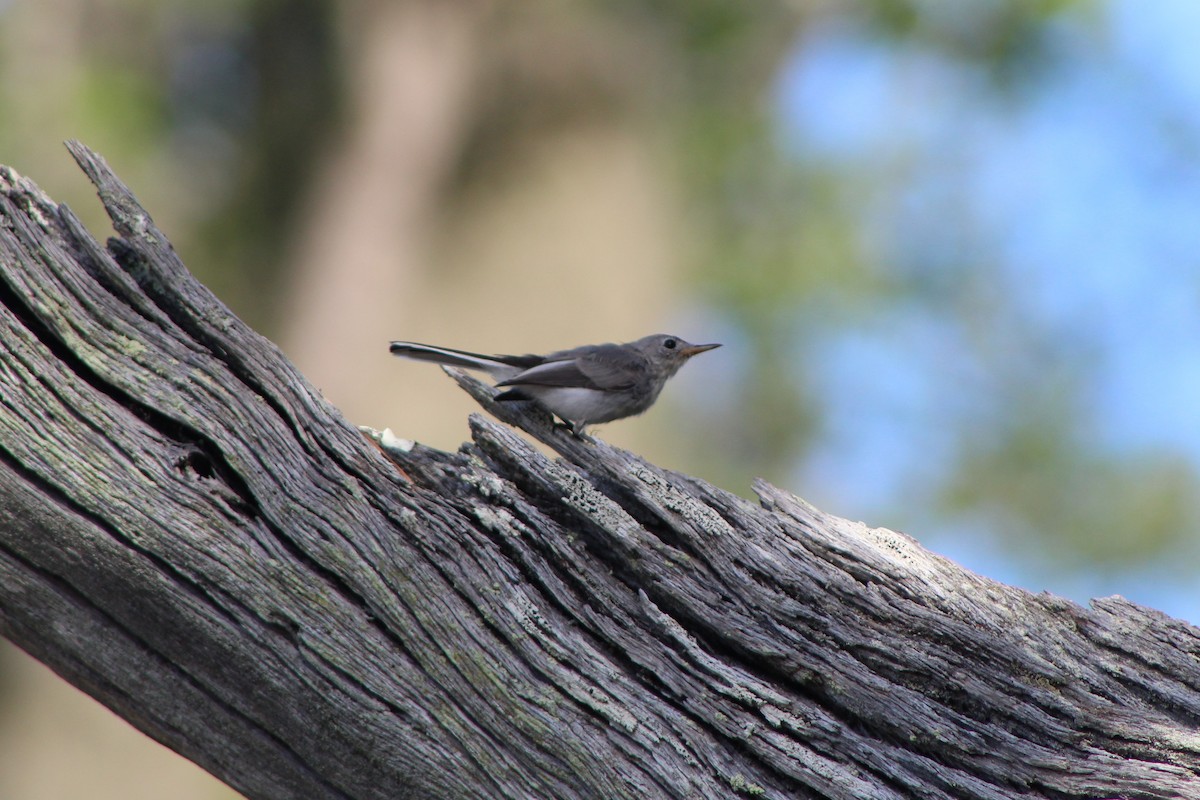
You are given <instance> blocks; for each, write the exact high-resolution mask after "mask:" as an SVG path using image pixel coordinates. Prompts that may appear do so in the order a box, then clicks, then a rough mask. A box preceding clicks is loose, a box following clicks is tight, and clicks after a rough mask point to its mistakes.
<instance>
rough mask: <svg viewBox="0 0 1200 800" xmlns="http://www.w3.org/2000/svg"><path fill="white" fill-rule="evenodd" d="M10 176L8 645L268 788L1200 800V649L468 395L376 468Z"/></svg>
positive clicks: (259, 358)
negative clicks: (455, 415) (431, 434)
mask: <svg viewBox="0 0 1200 800" xmlns="http://www.w3.org/2000/svg"><path fill="white" fill-rule="evenodd" d="M70 147H71V152H72V153H73V154H74V155H75V157H76V159H77V161H78V162H79V164H80V166H81V167H82V168H83V170H84V171H85V172H86V173H87V175H88V177H89V178H90V179H91V180H92V181H93V183H95V184H96V186H97V187H98V189H99V191H100V197H101V200H102V201H103V202H104V205H105V207H106V209H107V210H108V212H109V215H110V216H111V218H112V221H113V225H114V228H115V230H116V232H117V234H118V237H117V238H115V239H111V240H109V242H108V244H107V246H106V247H104V246H101V245H99V244H97V243H96V242H95V241H94V240H93V239H92V238H91V236H90V235H89V234H88V233H87V232H86V231H85V230H84V229H83V228H82V226H81V225H80V224H79V222H78V221H77V220H76V218H75V217H74V216H73V215H72V213H71V212H70V211H69V210H68V209H67V208H65V207H63V206H58V205H55V204H54V203H53V202H52V201H51V200H50V199H48V198H47V197H45V196H44V195H43V194H42V193H41V192H40V191H39V190H38V189H37V188H36V187H35V186H34V185H33V184H32V183H30V182H29V181H28V180H26V179H24V178H21V177H19V176H17V175H16V174H15V173H13V172H12V171H11V170H4V171H0V633H3V635H5V636H6V637H8V638H10V639H11V640H12V641H14V642H15V643H16V644H18V645H19V646H20V647H22V648H24V649H26V650H27V651H29V652H30V653H32V654H33V655H35V656H36V657H37V658H39V659H41V660H42V661H44V662H45V663H47V664H48V665H50V666H51V667H52V668H53V669H55V670H56V671H57V672H58V673H59V674H61V675H63V676H64V677H65V678H67V679H68V680H69V681H71V682H72V683H74V684H75V685H77V686H79V687H81V688H82V689H84V690H85V691H87V692H89V693H90V694H92V695H93V696H94V697H96V698H97V699H99V700H100V701H101V702H103V703H105V704H106V705H108V706H109V707H110V708H112V709H113V710H114V711H116V712H117V713H118V714H120V715H121V716H123V717H125V718H126V719H128V720H129V721H130V722H132V723H133V724H134V725H136V726H137V727H139V728H140V729H142V730H144V731H145V732H147V733H148V734H150V735H151V736H153V737H154V738H156V739H158V740H159V741H161V742H163V743H164V744H166V745H167V746H169V747H171V748H173V749H175V750H176V751H178V752H180V753H182V754H183V755H185V756H186V757H188V758H190V759H192V760H193V761H195V762H197V763H198V764H200V765H201V766H203V767H204V768H205V769H207V770H209V771H210V772H212V773H213V774H214V775H216V776H218V777H219V778H221V779H222V780H225V781H227V782H228V783H229V784H230V785H231V786H233V787H235V788H237V789H238V790H239V791H241V792H243V793H244V794H245V795H247V796H248V797H250V798H363V799H364V800H365V799H366V798H406V797H408V798H489V799H494V798H728V797H733V796H743V795H744V796H761V797H769V798H808V797H824V798H909V797H914V798H1007V797H1030V798H1059V799H1061V798H1096V797H1128V798H1179V797H1200V732H1198V730H1197V721H1198V720H1200V659H1198V654H1200V635H1198V634H1200V632H1198V631H1197V629H1195V628H1193V627H1191V626H1189V625H1187V624H1184V623H1182V622H1179V621H1176V620H1172V619H1170V618H1168V617H1166V616H1164V615H1162V614H1160V613H1158V612H1155V611H1153V610H1150V609H1146V608H1142V607H1139V606H1136V605H1133V604H1131V603H1129V602H1126V601H1124V600H1122V599H1120V598H1108V599H1105V600H1098V601H1095V602H1093V603H1092V605H1091V607H1089V608H1083V607H1080V606H1078V605H1075V604H1073V603H1070V602H1067V601H1065V600H1062V599H1059V598H1055V597H1052V596H1049V595H1033V594H1030V593H1027V592H1024V591H1021V590H1018V589H1014V588H1010V587H1007V586H1003V585H1001V584H998V583H995V582H993V581H990V580H987V579H984V578H981V577H979V576H976V575H973V574H971V573H970V572H967V571H965V570H963V569H962V568H960V567H958V566H957V565H955V564H953V563H951V562H949V561H947V560H945V559H942V558H939V557H937V556H935V555H933V554H930V553H929V552H927V551H925V550H923V549H921V548H920V547H919V546H918V545H917V544H916V543H915V542H914V541H913V540H911V539H910V538H908V537H906V536H904V535H902V534H898V533H893V532H891V531H887V530H881V529H870V528H867V527H865V526H863V525H861V524H858V523H851V522H847V521H845V520H842V519H838V518H836V517H832V516H829V515H826V514H823V513H821V512H820V511H818V510H816V509H814V508H813V507H811V506H809V505H807V504H806V503H804V502H803V501H801V500H798V499H797V498H795V497H793V496H791V495H789V494H787V493H785V492H782V491H780V490H778V489H775V488H773V487H771V486H768V485H765V484H760V485H759V486H758V487H757V491H758V494H759V497H760V500H761V503H760V505H754V504H751V503H749V502H747V501H745V500H743V499H741V498H738V497H736V496H733V495H730V494H728V493H726V492H724V491H721V490H719V489H716V488H714V487H712V486H709V485H707V484H705V483H703V482H702V481H699V480H697V479H694V478H691V477H688V476H686V475H681V474H677V473H672V472H668V471H666V470H663V469H660V468H658V467H656V466H654V465H652V464H649V463H646V462H645V461H643V460H641V459H639V458H638V457H637V456H635V455H633V454H631V453H627V452H623V451H621V450H618V449H616V448H613V447H610V446H608V445H606V444H604V443H603V442H600V441H587V440H578V439H575V438H573V437H571V436H570V435H569V434H567V433H565V432H563V431H561V430H558V429H556V428H554V427H553V426H552V425H551V423H550V420H549V419H548V418H547V417H546V416H545V415H544V414H541V413H539V412H537V411H536V410H533V409H529V408H526V407H524V406H523V405H521V404H503V405H501V406H496V405H493V404H492V402H491V399H490V398H491V391H490V389H489V388H488V387H486V386H483V385H482V384H479V383H477V382H475V381H473V380H472V379H470V378H467V377H465V376H458V379H459V381H460V383H462V385H463V386H464V387H465V388H466V389H467V390H468V391H470V392H471V393H472V394H473V395H474V396H475V397H476V398H477V399H478V400H479V401H480V402H481V404H482V405H483V406H484V407H485V408H487V410H488V411H490V412H491V413H492V414H493V415H495V416H497V417H499V418H500V419H501V420H502V421H504V422H506V423H509V424H510V425H514V426H516V427H518V428H521V429H523V430H524V431H525V432H526V433H527V434H529V435H531V436H533V437H535V438H537V439H539V440H541V441H542V442H544V443H545V444H547V445H548V446H549V447H551V448H553V449H554V450H555V451H557V452H558V453H559V456H560V457H559V458H558V459H551V458H548V457H546V456H544V455H543V454H542V453H540V452H539V451H538V450H536V449H535V448H533V447H532V446H531V445H530V444H529V442H528V441H527V440H526V439H525V438H523V437H522V436H521V435H518V434H517V433H515V432H514V431H513V429H512V428H510V427H506V426H504V425H498V424H496V423H493V422H490V421H488V420H486V419H484V418H482V417H473V418H472V435H473V440H472V441H471V442H470V443H468V444H465V445H464V446H463V448H462V449H461V450H460V451H459V452H457V453H444V452H439V451H436V450H431V449H428V448H424V447H422V446H420V445H416V446H411V447H403V446H402V447H395V446H393V447H387V448H384V447H381V446H380V444H379V438H380V437H375V438H369V437H366V436H364V435H363V434H362V433H361V432H359V431H358V430H356V429H355V428H354V427H352V426H351V425H349V424H347V423H346V421H345V420H343V419H342V418H341V417H340V416H339V414H338V412H337V410H336V409H334V408H332V407H330V406H329V405H328V404H327V403H325V402H324V401H323V400H322V399H321V398H320V396H319V394H318V393H317V392H316V391H314V390H313V388H312V387H311V386H309V385H308V383H307V382H306V381H305V380H304V378H303V376H301V375H299V374H298V373H297V372H296V371H295V369H294V368H293V367H292V366H291V365H289V364H288V362H287V361H286V360H285V359H284V358H283V357H282V355H281V354H280V353H279V351H278V350H277V349H276V348H275V347H274V346H273V345H271V344H270V343H269V342H268V341H266V340H265V339H263V338H262V337H260V336H258V335H257V334H255V333H254V332H253V331H251V330H249V329H248V328H247V327H246V326H245V325H243V324H242V323H241V322H240V321H239V320H237V319H236V318H235V317H234V316H233V315H232V314H231V313H230V312H229V311H228V309H226V308H225V307H224V306H223V305H222V304H221V303H220V302H219V301H218V300H216V299H215V298H214V297H213V296H212V295H211V294H210V293H209V292H208V291H207V290H206V289H205V288H204V287H203V286H201V285H199V284H198V283H197V282H196V281H195V279H194V278H192V276H191V275H190V274H189V273H188V272H187V270H186V269H185V268H184V266H183V264H182V263H181V262H180V260H179V258H178V257H177V256H176V254H175V252H174V251H173V250H172V248H171V246H170V244H169V242H168V241H167V240H166V238H165V237H164V236H163V235H162V233H161V232H159V231H158V230H157V229H156V228H155V227H154V224H153V222H151V220H150V217H149V215H148V214H147V213H146V212H145V211H144V210H143V209H142V208H141V207H140V206H139V205H138V204H137V201H136V200H135V199H134V197H133V196H132V195H131V194H130V193H129V191H128V189H126V188H125V187H124V186H123V185H122V184H121V183H120V182H119V181H118V180H117V178H116V177H115V176H114V175H113V174H112V172H111V171H110V170H109V168H108V167H107V165H105V164H104V163H103V161H101V160H100V159H99V158H98V157H97V156H95V155H94V154H93V153H91V152H90V151H88V150H86V149H85V148H83V147H82V146H80V145H77V144H73V145H71V146H70Z"/></svg>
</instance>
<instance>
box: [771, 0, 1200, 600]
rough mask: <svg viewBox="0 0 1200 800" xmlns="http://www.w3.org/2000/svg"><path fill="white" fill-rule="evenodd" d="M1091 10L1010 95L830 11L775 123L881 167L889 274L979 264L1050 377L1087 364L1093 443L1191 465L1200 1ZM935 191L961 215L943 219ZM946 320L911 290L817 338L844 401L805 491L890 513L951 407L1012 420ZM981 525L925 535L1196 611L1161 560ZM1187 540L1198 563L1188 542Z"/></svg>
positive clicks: (913, 480)
mask: <svg viewBox="0 0 1200 800" xmlns="http://www.w3.org/2000/svg"><path fill="white" fill-rule="evenodd" d="M1099 8H1100V10H1101V13H1099V14H1091V15H1086V16H1085V15H1082V14H1081V15H1078V16H1074V17H1066V18H1063V19H1061V20H1059V21H1056V22H1055V23H1054V24H1053V26H1052V28H1051V37H1052V45H1053V50H1054V52H1055V53H1056V54H1057V56H1058V58H1057V60H1056V61H1055V62H1054V65H1053V66H1052V67H1051V68H1049V69H1048V70H1047V71H1046V72H1044V73H1043V74H1042V75H1041V77H1040V79H1039V81H1038V82H1037V83H1036V84H1033V85H1031V86H1029V87H1026V88H1024V89H1023V90H1020V91H1017V92H1013V93H1009V94H1007V95H997V94H996V93H995V92H992V91H988V90H986V87H985V86H983V83H982V82H983V81H985V80H986V76H985V75H983V74H982V73H981V72H980V71H979V70H978V68H976V67H972V66H970V65H964V64H961V63H954V62H950V61H948V60H947V59H946V58H945V57H943V56H940V55H937V54H935V53H932V52H931V51H929V50H928V49H924V48H919V47H916V46H913V45H897V44H896V43H894V42H889V41H886V40H880V39H878V38H875V37H873V36H872V35H871V34H870V33H868V32H866V31H864V30H862V29H860V28H858V27H856V26H855V25H854V24H853V23H852V22H850V21H847V20H832V21H830V22H828V23H824V24H820V25H818V26H815V27H813V28H811V29H810V30H808V31H807V32H806V35H805V38H804V40H803V41H802V42H800V43H799V44H798V46H797V48H796V50H795V53H794V57H793V59H792V60H791V62H790V63H789V65H788V66H787V68H786V70H785V72H784V74H783V75H782V76H781V78H780V82H779V90H778V107H779V109H780V133H781V136H782V138H783V141H784V142H785V146H786V147H789V148H791V149H792V151H793V152H795V153H796V154H797V157H798V158H803V159H807V160H812V161H821V162H826V163H834V164H842V165H845V166H846V167H847V168H848V169H858V170H875V171H878V172H879V173H880V174H886V175H889V176H893V177H891V178H890V179H889V180H891V184H890V188H891V192H890V193H889V194H888V195H887V196H885V197H881V198H875V199H874V200H872V199H871V198H867V200H866V202H863V204H862V207H861V209H859V210H858V212H857V213H858V214H859V219H860V223H859V224H860V227H861V229H862V236H863V238H864V241H865V242H867V245H868V249H869V250H870V251H871V252H873V253H876V254H877V256H878V258H879V259H880V261H881V262H882V263H884V264H887V265H888V267H887V268H889V269H893V270H897V271H900V272H903V271H904V270H906V269H909V268H910V267H911V268H913V269H923V270H929V269H930V268H931V267H930V266H929V265H930V264H932V265H934V266H933V267H932V269H934V270H935V271H936V270H939V269H940V270H946V271H948V272H949V273H953V271H954V270H957V269H963V268H971V269H978V268H979V267H978V264H979V263H986V262H987V261H989V260H990V261H991V262H992V265H991V267H990V268H988V269H987V274H986V275H982V276H979V277H975V276H972V277H971V280H977V281H981V282H983V283H985V284H986V286H985V287H984V288H985V290H988V291H997V292H1003V293H1004V296H1005V297H1006V298H1007V299H1008V301H1009V302H1011V305H1012V307H1013V308H1014V309H1016V311H1017V312H1018V313H1019V318H1020V324H1021V326H1022V330H1021V331H1020V336H1022V337H1026V336H1027V337H1028V340H1027V341H1026V340H1025V339H1022V341H1021V342H1019V343H1018V344H1017V345H1015V347H1020V346H1025V345H1028V344H1030V343H1034V346H1036V342H1038V341H1041V342H1044V343H1047V344H1046V349H1047V356H1046V358H1047V364H1049V365H1051V368H1053V366H1054V365H1055V364H1059V365H1061V366H1063V367H1065V368H1070V365H1071V364H1072V363H1073V359H1076V358H1077V359H1078V363H1080V364H1086V367H1085V368H1081V369H1079V370H1078V375H1077V376H1076V377H1078V378H1079V379H1080V380H1082V381H1083V383H1084V385H1083V387H1082V388H1083V392H1082V394H1083V396H1084V397H1085V398H1086V403H1085V405H1084V407H1083V408H1081V409H1080V413H1081V414H1082V415H1084V417H1086V419H1085V420H1084V428H1085V430H1086V431H1087V436H1088V441H1089V444H1090V445H1091V446H1094V447H1096V448H1099V449H1102V450H1103V451H1104V452H1106V453H1108V454H1113V455H1116V456H1117V457H1124V456H1126V455H1128V456H1129V457H1136V456H1137V454H1139V453H1146V452H1156V453H1163V452H1167V453H1178V454H1180V456H1181V457H1183V458H1186V459H1187V460H1188V461H1189V462H1190V463H1191V464H1193V465H1195V467H1196V468H1197V469H1198V470H1200V424H1197V418H1198V416H1200V415H1198V413H1197V410H1198V409H1200V346H1197V345H1198V344H1200V48H1198V47H1197V46H1196V43H1195V32H1196V31H1197V30H1200V3H1195V2H1189V1H1188V0H1173V1H1170V2H1154V3H1137V2H1134V1H1133V0H1112V2H1108V3H1102V4H1100V6H1099ZM948 204H955V205H954V207H955V209H956V211H958V212H961V213H959V214H956V215H955V216H954V218H953V219H949V220H948V219H946V218H943V217H941V216H939V214H938V210H939V209H944V208H946V207H948ZM964 221H966V223H968V225H967V226H965V227H966V230H964V225H963V222H964ZM971 259H975V260H976V262H975V266H973V267H963V264H964V263H965V262H969V261H970V260H971ZM934 279H936V276H934ZM951 279H952V280H955V281H961V280H962V279H963V278H962V276H953V277H952V278H951ZM958 325H960V321H956V320H955V319H954V318H952V317H951V316H949V315H948V316H945V317H942V316H939V315H938V314H936V313H930V307H929V306H924V305H921V304H920V303H916V304H911V305H910V304H906V303H904V302H903V301H901V302H899V303H896V304H893V305H890V306H888V307H886V308H884V309H883V310H881V312H880V313H879V314H878V315H876V316H875V317H873V318H872V319H870V320H868V321H865V322H864V321H861V320H860V321H857V322H856V323H855V324H854V325H853V326H851V327H848V328H846V329H842V330H837V331H832V332H831V333H830V334H829V335H828V336H827V337H825V338H823V339H821V340H820V341H818V342H815V343H814V344H813V345H812V347H813V348H814V350H816V351H819V352H818V354H817V355H818V357H816V358H814V359H812V363H815V364H818V365H820V366H818V367H817V369H820V370H822V374H821V375H820V380H821V381H822V384H821V385H823V386H826V387H828V392H829V395H830V396H831V397H833V398H836V402H831V403H830V405H829V408H828V409H827V413H828V419H829V423H828V427H827V429H826V431H825V433H824V436H823V438H822V441H821V442H820V446H819V447H818V449H817V451H816V452H815V453H814V454H811V455H810V457H809V458H808V459H807V460H806V461H805V463H804V464H803V465H802V466H801V467H800V477H798V479H797V485H800V486H804V487H806V495H808V496H810V497H811V498H812V499H813V500H814V501H816V502H818V505H826V506H827V507H828V508H829V510H831V511H834V512H835V513H840V514H842V515H845V516H852V517H858V518H863V519H867V520H869V521H872V522H881V523H882V522H886V520H880V519H879V518H878V517H873V516H872V515H873V514H875V513H878V512H879V511H880V510H881V509H886V508H887V507H888V506H889V505H893V504H895V503H896V502H897V501H898V500H899V499H900V498H905V500H906V502H913V501H914V500H915V502H921V499H920V493H919V488H920V487H921V486H922V485H928V484H930V483H932V482H934V481H936V479H937V475H935V474H928V475H924V476H923V475H922V474H921V472H922V471H925V472H926V473H928V472H931V471H932V472H936V471H937V469H938V468H939V465H948V464H950V463H951V460H952V456H953V455H954V448H955V447H956V446H957V443H956V439H955V438H954V437H953V436H951V435H950V434H949V429H950V427H949V426H947V425H946V420H947V419H948V418H950V419H955V420H958V421H962V420H964V419H967V418H968V417H972V415H973V416H974V418H976V419H981V420H984V421H986V420H987V419H989V415H992V414H995V415H1000V414H1003V411H1004V409H1003V403H1004V402H1005V401H1006V399H1008V398H1005V397H1003V396H1001V397H995V396H993V395H992V394H989V392H988V389H989V376H988V375H987V374H981V372H980V367H979V364H978V361H977V360H976V359H974V358H973V357H972V355H971V353H970V349H969V348H967V347H965V346H964V345H963V341H964V339H965V335H964V331H962V330H960V329H958V328H957V327H956V326H958ZM1001 329H1002V328H1001ZM1003 345H1004V343H1003V342H999V343H997V346H998V347H1000V348H1002V347H1003ZM1001 363H1003V362H1001ZM1015 368H1016V367H1014V369H1015ZM880 387H886V389H885V390H881V389H880ZM989 404H990V405H992V406H994V407H992V408H989V407H988V406H989ZM914 487H916V488H917V489H918V491H917V492H916V494H915V495H914V494H913V490H914ZM977 533H979V535H974V536H967V535H962V531H942V532H941V535H937V532H936V531H935V532H934V535H932V536H923V537H922V538H923V540H924V541H925V542H926V543H927V544H928V545H929V546H931V547H933V548H934V549H936V550H938V551H939V552H942V553H944V554H946V555H948V556H950V557H952V558H955V559H956V560H958V561H960V562H961V563H963V564H965V565H966V566H968V567H970V568H972V569H975V570H977V571H979V572H982V573H983V574H986V575H989V576H991V577H994V578H997V579H999V580H1003V581H1005V582H1008V583H1014V584H1017V585H1022V586H1026V587H1027V588H1031V589H1036V590H1041V589H1048V590H1050V591H1053V592H1055V593H1057V594H1062V595H1065V596H1067V597H1070V598H1072V599H1074V600H1077V601H1080V602H1086V600H1087V599H1088V598H1090V597H1093V596H1103V595H1107V594H1123V595H1125V596H1126V597H1129V598H1130V599H1132V600H1135V601H1138V602H1143V603H1146V604H1148V605H1152V606H1154V607H1156V608H1159V609H1161V610H1163V611H1166V612H1167V613H1170V614H1173V615H1176V616H1180V617H1183V618H1186V619H1189V620H1190V621H1193V622H1198V621H1200V592H1195V591H1194V589H1193V588H1192V582H1191V581H1184V580H1182V579H1178V578H1176V579H1174V580H1169V579H1164V571H1163V570H1162V569H1160V568H1155V567H1139V568H1138V569H1137V570H1133V571H1120V570H1118V571H1110V572H1108V573H1106V574H1098V573H1089V572H1087V571H1077V572H1071V571H1069V570H1068V571H1063V570H1057V569H1054V570H1052V569H1049V568H1048V567H1047V565H1046V564H1040V563H1037V562H1036V559H1026V558H1021V557H1019V556H1014V554H1013V553H1012V552H1011V551H1009V550H1006V549H1005V548H1004V547H1001V546H998V543H997V542H996V541H995V540H994V538H989V535H988V533H987V532H986V531H982V532H977ZM1180 555H1181V556H1182V557H1184V558H1187V559H1191V562H1192V563H1196V556H1197V551H1193V552H1190V553H1186V554H1180Z"/></svg>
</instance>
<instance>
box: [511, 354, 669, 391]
mask: <svg viewBox="0 0 1200 800" xmlns="http://www.w3.org/2000/svg"><path fill="white" fill-rule="evenodd" d="M579 349H580V350H583V349H584V348H579ZM589 350H590V352H586V353H583V354H578V355H577V353H578V352H579V351H578V350H576V351H570V350H568V351H565V352H563V353H555V354H553V355H551V356H549V357H548V358H553V359H555V360H553V361H547V362H546V363H544V364H538V365H537V366H535V367H531V368H530V369H527V370H524V371H523V372H521V373H518V374H517V375H513V376H512V377H510V378H508V379H507V380H504V381H501V382H500V383H498V384H497V386H521V385H525V386H563V387H575V388H582V389H596V390H598V391H605V392H612V391H619V390H621V389H628V388H630V387H631V386H633V385H634V383H635V382H636V380H637V378H638V377H639V376H641V374H642V373H643V372H645V370H646V363H645V359H643V358H642V357H641V356H639V355H637V354H636V353H630V352H629V351H628V350H626V349H624V348H622V347H618V346H617V345H601V346H599V347H596V348H589ZM563 356H566V357H565V358H563Z"/></svg>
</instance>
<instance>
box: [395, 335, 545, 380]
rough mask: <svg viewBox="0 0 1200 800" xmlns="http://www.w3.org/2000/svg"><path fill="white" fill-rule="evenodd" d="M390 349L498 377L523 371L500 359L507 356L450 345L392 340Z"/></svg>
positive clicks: (436, 362)
mask: <svg viewBox="0 0 1200 800" xmlns="http://www.w3.org/2000/svg"><path fill="white" fill-rule="evenodd" d="M388 349H389V350H390V351H391V353H392V355H394V356H401V357H402V358H411V359H413V360H414V361H432V362H433V363H435V364H445V365H446V366H448V367H461V368H463V369H481V370H483V371H484V372H488V373H490V374H492V375H494V376H495V377H497V378H507V377H509V376H512V375H515V374H516V373H518V372H520V371H521V370H520V368H519V367H516V366H514V365H512V364H506V363H505V362H504V361H501V360H500V359H502V358H506V356H485V355H482V354H480V353H468V352H466V351H465V350H452V349H450V348H448V347H434V346H433V345H430V344H418V343H417V342H392V344H391V346H390V347H389V348H388Z"/></svg>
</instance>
